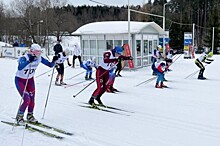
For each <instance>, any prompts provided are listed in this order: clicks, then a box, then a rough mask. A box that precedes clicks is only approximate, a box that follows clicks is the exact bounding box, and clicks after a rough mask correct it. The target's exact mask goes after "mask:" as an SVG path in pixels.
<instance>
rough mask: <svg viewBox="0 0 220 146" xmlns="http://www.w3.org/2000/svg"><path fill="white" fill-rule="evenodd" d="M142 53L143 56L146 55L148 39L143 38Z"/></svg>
mask: <svg viewBox="0 0 220 146" xmlns="http://www.w3.org/2000/svg"><path fill="white" fill-rule="evenodd" d="M143 54H144V56H146V55H148V40H144V48H143Z"/></svg>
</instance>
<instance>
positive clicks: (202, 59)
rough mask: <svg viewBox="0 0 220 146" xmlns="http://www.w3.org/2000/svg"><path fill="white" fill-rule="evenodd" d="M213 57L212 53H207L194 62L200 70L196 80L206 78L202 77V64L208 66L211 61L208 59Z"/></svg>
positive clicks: (203, 67) (203, 69)
mask: <svg viewBox="0 0 220 146" xmlns="http://www.w3.org/2000/svg"><path fill="white" fill-rule="evenodd" d="M212 56H213V52H209V53H208V55H207V54H206V53H203V54H202V55H201V56H199V58H197V59H196V60H195V64H196V65H197V66H198V67H199V68H200V71H199V75H198V79H199V80H205V79H206V78H205V77H204V76H203V73H204V71H205V66H204V65H203V64H202V63H206V64H210V63H211V62H212V61H214V60H213V59H209V58H211V57H212Z"/></svg>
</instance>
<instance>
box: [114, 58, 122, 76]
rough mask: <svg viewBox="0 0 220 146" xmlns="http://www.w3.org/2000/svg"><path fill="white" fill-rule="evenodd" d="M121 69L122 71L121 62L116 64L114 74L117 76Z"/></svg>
mask: <svg viewBox="0 0 220 146" xmlns="http://www.w3.org/2000/svg"><path fill="white" fill-rule="evenodd" d="M121 69H122V64H121V61H119V62H118V64H117V68H116V70H115V74H116V75H119V74H120V72H121ZM117 72H118V74H117Z"/></svg>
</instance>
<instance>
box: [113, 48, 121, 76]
mask: <svg viewBox="0 0 220 146" xmlns="http://www.w3.org/2000/svg"><path fill="white" fill-rule="evenodd" d="M114 49H115V50H116V53H118V54H120V55H122V52H123V48H122V47H120V46H116V47H115V48H114ZM121 61H122V60H121V59H119V60H118V64H117V65H116V66H117V68H116V70H115V75H116V77H117V76H119V77H121V74H120V72H121V70H122V63H121Z"/></svg>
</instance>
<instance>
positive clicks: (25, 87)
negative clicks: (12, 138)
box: [12, 63, 31, 131]
mask: <svg viewBox="0 0 220 146" xmlns="http://www.w3.org/2000/svg"><path fill="white" fill-rule="evenodd" d="M30 70H31V63H30V67H29V71H28V75H27V79H26V83H25V86H24V90H23V93H22V97H21V100H20V103H19V106H18V110H17V113H16V116H17V115H18V112H19V109H20V107H21V103H22V100H23V99H24V93H25V91H26V89H27V84H28V80H29V75H30ZM15 122H16V118H15V121H14V124H13V126H12V131H14V127H15Z"/></svg>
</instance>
